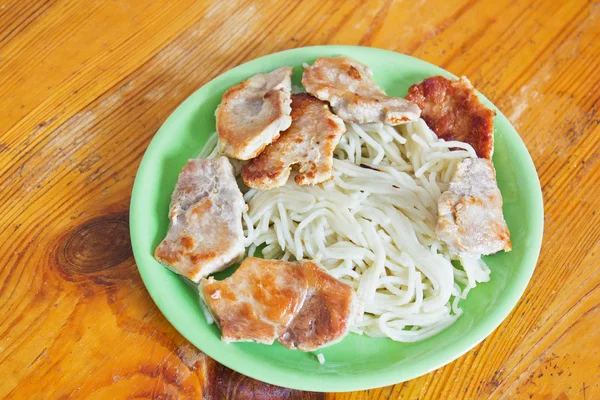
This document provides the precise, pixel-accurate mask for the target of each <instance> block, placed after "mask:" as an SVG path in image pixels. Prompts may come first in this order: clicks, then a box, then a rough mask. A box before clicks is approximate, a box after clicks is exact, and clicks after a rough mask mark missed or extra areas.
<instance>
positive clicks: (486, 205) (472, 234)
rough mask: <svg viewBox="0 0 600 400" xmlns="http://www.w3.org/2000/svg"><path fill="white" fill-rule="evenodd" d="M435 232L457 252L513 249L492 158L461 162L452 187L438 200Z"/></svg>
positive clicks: (470, 159)
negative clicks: (503, 213)
mask: <svg viewBox="0 0 600 400" xmlns="http://www.w3.org/2000/svg"><path fill="white" fill-rule="evenodd" d="M436 233H437V236H438V238H439V239H440V240H442V241H444V242H445V243H446V244H447V245H448V247H449V248H450V250H451V251H453V252H454V253H456V254H464V253H469V254H472V255H486V254H493V253H496V252H498V251H500V250H505V251H510V250H511V249H512V245H511V242H510V232H509V231H508V226H507V225H506V222H505V221H504V216H503V215H502V194H501V193H500V190H499V189H498V184H497V183H496V171H495V170H494V166H493V165H492V162H491V161H490V160H488V159H485V158H466V159H464V160H463V161H461V162H460V163H459V164H458V167H457V169H456V172H455V173H454V176H453V177H452V180H451V181H450V188H449V189H448V190H447V191H445V192H444V193H442V195H441V196H440V199H439V202H438V223H437V227H436Z"/></svg>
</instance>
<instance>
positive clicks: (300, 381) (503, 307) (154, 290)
mask: <svg viewBox="0 0 600 400" xmlns="http://www.w3.org/2000/svg"><path fill="white" fill-rule="evenodd" d="M339 55H345V56H349V57H352V58H355V59H357V60H359V61H362V62H363V63H365V64H367V65H368V66H369V67H370V68H371V69H372V70H373V73H374V79H375V81H376V82H377V83H378V84H379V85H380V86H382V87H383V88H384V89H385V90H386V91H387V92H388V93H389V94H391V95H399V96H403V95H405V94H406V91H407V89H408V87H409V86H410V85H411V84H414V83H417V82H419V81H421V80H423V79H424V78H426V77H428V76H431V75H446V76H452V75H451V74H450V73H448V72H446V71H444V70H442V69H440V68H438V67H436V66H434V65H431V64H428V63H426V62H424V61H421V60H418V59H415V58H412V57H409V56H406V55H402V54H398V53H394V52H390V51H384V50H379V49H373V48H365V47H347V46H319V47H305V48H300V49H294V50H288V51H284V52H281V53H276V54H271V55H268V56H265V57H261V58H258V59H256V60H253V61H250V62H248V63H246V64H243V65H240V66H238V67H236V68H234V69H232V70H230V71H228V72H226V73H224V74H223V75H221V76H219V77H217V78H215V79H214V80H212V81H211V82H209V83H207V84H206V85H205V86H204V87H202V88H200V89H198V90H197V91H196V92H195V93H194V94H193V95H191V96H190V97H189V98H188V99H187V100H185V101H184V102H183V103H182V104H181V105H180V106H179V107H178V108H177V109H176V110H175V111H174V112H173V114H172V115H171V116H170V117H169V118H168V119H167V120H166V122H165V123H164V125H163V126H162V127H161V128H160V130H159V131H158V133H157V134H156V136H155V137H154V139H153V140H152V142H151V143H150V145H149V146H148V149H147V150H146V154H145V155H144V158H143V160H142V163H141V164H140V167H139V170H138V173H137V176H136V179H135V184H134V186H133V193H132V197H131V212H130V224H131V225H130V228H131V242H132V246H133V252H134V255H135V260H136V262H137V265H138V268H139V271H140V274H141V276H142V278H143V280H144V283H145V284H146V287H147V288H148V291H149V292H150V295H151V296H152V298H153V299H154V301H155V302H156V305H157V306H158V307H159V308H160V310H161V311H162V313H163V314H164V315H165V316H166V317H167V319H168V320H169V321H170V322H171V324H173V326H175V328H176V329H177V330H178V331H179V332H181V334H182V335H183V336H185V337H186V338H187V339H188V340H189V341H190V342H191V343H192V344H194V345H195V346H196V347H198V348H199V349H200V350H202V351H203V352H204V353H206V354H207V355H209V356H210V357H212V358H213V359H215V360H216V361H218V362H219V363H221V364H223V365H226V366H227V367H229V368H231V369H233V370H235V371H238V372H240V373H242V374H244V375H248V376H250V377H252V378H256V379H258V380H261V381H264V382H268V383H271V384H274V385H279V386H284V387H288V388H293V389H302V390H311V391H351V390H361V389H369V388H374V387H380V386H385V385H391V384H395V383H398V382H402V381H405V380H408V379H412V378H416V377H418V376H420V375H423V374H426V373H428V372H430V371H432V370H434V369H436V368H439V367H441V366H443V365H445V364H447V363H449V362H450V361H452V360H454V359H456V358H458V357H460V356H461V355H462V354H464V353H465V352H467V351H468V350H469V349H471V348H472V347H474V346H475V345H476V344H477V343H479V342H480V341H482V340H483V339H484V338H485V337H486V336H488V335H489V334H490V333H491V332H492V331H493V330H494V329H495V328H496V327H497V326H498V325H499V324H500V323H501V322H502V320H503V319H504V318H506V316H507V315H508V314H509V313H510V311H511V310H512V308H513V307H514V306H515V305H516V304H517V302H518V300H519V298H520V297H521V295H522V293H523V291H524V290H525V287H526V286H527V283H528V282H529V279H530V278H531V275H532V273H533V270H534V269H535V264H536V261H537V258H538V254H539V251H540V246H541V241H542V230H543V203H542V193H541V189H540V183H539V180H538V177H537V174H536V170H535V166H534V165H533V162H532V160H531V157H530V156H529V153H528V152H527V149H526V147H525V145H524V144H523V141H522V140H521V139H520V138H519V135H518V134H517V132H516V131H515V130H514V128H513V127H512V126H511V125H510V123H509V122H508V120H507V119H506V117H504V115H502V113H500V112H499V111H498V114H497V116H496V120H495V139H496V149H495V154H494V164H495V166H496V169H497V174H498V185H499V186H500V190H501V191H502V196H503V198H504V215H505V217H506V220H507V222H508V226H509V228H510V231H511V235H512V237H511V238H512V242H513V251H512V252H510V253H500V254H497V255H494V256H490V257H487V258H486V262H487V263H488V265H489V266H490V268H491V270H492V275H491V280H490V282H488V283H484V284H480V285H479V286H477V288H476V289H474V290H472V291H471V292H470V293H469V296H468V298H467V299H466V300H464V301H462V302H461V305H462V307H463V309H464V314H463V315H462V316H461V317H460V318H459V319H458V321H457V322H456V323H455V324H454V325H452V326H450V327H449V328H448V329H446V330H444V331H443V332H441V333H439V334H437V335H435V336H433V337H431V338H429V339H427V340H424V341H422V342H418V343H413V344H404V343H397V342H394V341H392V340H389V339H372V338H368V337H363V336H359V335H355V334H350V335H348V336H347V337H346V338H345V339H344V340H343V341H342V342H340V343H338V344H335V345H333V346H331V347H328V348H325V349H323V351H322V353H323V355H324V356H325V358H326V363H325V364H324V365H320V364H319V363H318V362H317V360H316V357H315V355H314V354H310V353H302V352H300V351H294V350H288V349H285V348H284V347H282V346H280V345H279V344H277V343H276V344H274V345H271V346H265V345H260V344H254V343H233V344H226V343H223V342H221V340H220V332H219V330H218V328H217V327H216V326H215V325H208V324H207V323H206V320H205V318H204V315H203V313H202V310H201V308H200V306H199V304H198V293H197V290H196V289H195V288H194V287H192V286H191V285H188V284H187V283H186V282H184V280H183V279H181V278H180V277H179V276H177V275H176V274H174V273H172V272H170V271H169V270H167V269H166V268H164V267H162V266H161V265H160V264H159V263H158V262H156V261H155V260H154V258H153V257H152V254H153V252H154V248H155V247H156V246H157V245H158V243H159V242H160V240H162V238H163V237H164V236H165V234H166V232H167V227H168V219H167V213H168V207H169V201H170V197H171V192H172V191H173V189H174V187H175V183H176V181H177V176H178V174H179V171H180V170H181V168H182V167H183V165H184V164H185V163H186V161H187V160H188V159H189V158H193V157H195V156H196V155H197V154H198V152H199V150H200V149H201V148H202V145H203V144H204V142H205V141H206V139H207V138H208V137H209V135H210V134H211V133H212V132H214V131H215V117H214V112H215V108H216V107H217V105H218V104H219V102H220V100H221V96H222V94H223V92H224V91H225V90H226V89H227V88H229V87H230V86H232V85H234V84H236V83H238V82H240V81H243V80H245V79H247V78H249V77H250V76H252V75H254V74H256V73H259V72H266V71H271V70H273V69H275V68H278V67H281V66H284V65H292V66H293V67H294V80H293V82H294V84H299V83H300V78H301V75H302V63H305V62H306V63H312V62H313V61H314V60H315V59H316V58H317V57H322V56H339ZM482 98H483V97H482ZM484 101H485V102H486V103H487V104H488V105H489V106H491V107H494V106H493V105H492V104H491V103H490V102H489V101H488V100H487V99H484ZM494 108H495V107H494Z"/></svg>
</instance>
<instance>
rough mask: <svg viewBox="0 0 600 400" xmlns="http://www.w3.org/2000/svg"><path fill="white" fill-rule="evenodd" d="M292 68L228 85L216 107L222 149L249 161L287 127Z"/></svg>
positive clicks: (230, 155) (258, 75) (233, 156)
mask: <svg viewBox="0 0 600 400" xmlns="http://www.w3.org/2000/svg"><path fill="white" fill-rule="evenodd" d="M291 78H292V67H281V68H279V69H276V70H275V71H272V72H270V73H268V74H257V75H254V76H253V77H252V78H250V79H248V80H247V81H244V82H242V83H240V84H238V85H236V86H233V87H231V88H229V90H227V91H226V92H225V94H224V95H223V99H222V101H221V104H220V105H219V107H218V108H217V112H216V117H217V133H218V134H219V139H220V143H221V151H222V152H223V153H224V154H226V155H228V156H229V157H232V158H237V159H238V160H249V159H251V158H254V157H256V156H257V155H259V154H260V152H261V151H263V149H264V148H265V147H266V146H267V145H269V144H271V142H273V141H274V140H275V139H277V138H278V137H279V134H280V132H281V131H284V130H286V129H287V128H289V126H290V124H291V122H292V119H291V118H290V111H291V109H290V92H291V86H292V81H291Z"/></svg>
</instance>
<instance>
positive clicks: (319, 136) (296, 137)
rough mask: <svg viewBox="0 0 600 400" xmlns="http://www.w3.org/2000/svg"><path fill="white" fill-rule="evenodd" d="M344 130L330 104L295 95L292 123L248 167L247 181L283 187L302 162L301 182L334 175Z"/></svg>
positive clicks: (298, 179)
mask: <svg viewBox="0 0 600 400" xmlns="http://www.w3.org/2000/svg"><path fill="white" fill-rule="evenodd" d="M344 133H346V127H345V125H344V123H343V122H342V120H341V119H339V118H338V117H336V116H335V115H334V114H332V113H331V112H330V111H329V107H328V106H327V103H325V102H323V101H321V100H319V99H317V98H315V97H313V96H311V95H309V94H306V93H301V94H294V95H292V125H291V126H290V127H289V129H288V130H286V131H285V132H283V133H282V134H281V136H280V137H279V139H277V141H275V143H273V144H271V145H270V146H268V147H267V148H266V149H265V151H263V152H262V153H261V154H260V155H259V156H258V157H257V158H255V159H253V160H251V161H250V162H249V163H248V164H246V165H245V166H244V168H243V169H242V178H243V179H244V183H245V184H246V185H248V186H249V187H251V188H255V189H263V190H266V189H272V188H276V187H279V186H283V185H284V184H285V183H286V182H287V180H288V177H289V176H290V172H291V169H292V166H293V165H295V164H299V172H298V175H296V178H295V181H296V183H297V184H298V185H314V184H317V183H321V182H325V181H327V180H329V179H331V178H332V177H333V150H334V149H335V146H337V144H338V142H339V141H340V138H341V137H342V135H343V134H344Z"/></svg>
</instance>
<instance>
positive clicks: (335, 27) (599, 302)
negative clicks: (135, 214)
mask: <svg viewBox="0 0 600 400" xmlns="http://www.w3.org/2000/svg"><path fill="white" fill-rule="evenodd" d="M599 36H600V3H599V2H598V1H584V0H572V1H568V2H557V1H552V0H523V1H509V0H471V1H465V0H447V1H441V0H432V1H428V2H410V4H409V2H397V1H372V2H364V1H363V2H358V1H356V2H355V1H351V2H344V3H342V2H337V1H334V0H307V1H302V2H276V1H272V2H269V1H257V2H246V1H241V0H232V1H228V2H220V3H213V2H206V1H191V0H181V1H170V2H146V1H141V0H128V1H118V2H117V1H115V2H108V1H107V2H102V1H91V0H90V1H83V0H82V1H77V2H72V1H67V0H47V1H41V0H40V1H37V0H34V1H26V2H25V1H0V104H1V106H0V135H1V136H0V226H1V227H2V230H1V232H0V265H2V268H1V269H0V321H1V324H0V376H2V377H3V379H2V381H1V382H0V397H3V398H10V399H13V398H19V399H20V398H23V399H31V398H48V399H54V398H92V399H93V398H97V399H107V398H199V397H204V398H207V399H225V398H231V399H234V398H239V399H267V398H277V399H278V398H286V399H323V398H327V399H337V400H342V399H343V400H350V399H395V398H399V399H438V398H493V399H495V398H507V399H514V398H525V399H527V398H541V399H594V398H600V361H599V360H600V355H599V354H598V352H599V347H600V328H599V327H598V322H597V321H598V319H599V318H600V308H599V307H600V270H599V269H598V266H599V265H600V215H599V213H598V211H597V210H598V209H599V208H600V164H599V154H600V152H599V148H600V143H599V142H600V110H599V101H600V57H599V56H598V54H600V38H599ZM317 44H361V45H365V46H373V47H380V48H386V49H390V50H393V51H397V52H402V53H406V54H411V55H414V56H416V57H419V58H422V59H424V60H427V61H429V62H432V63H434V64H437V65H440V66H442V67H444V68H446V69H448V70H449V71H451V72H453V73H455V74H457V75H466V76H468V77H469V78H470V79H471V81H472V82H473V83H474V85H475V86H476V87H477V88H478V89H480V90H481V91H482V92H483V93H485V94H486V95H487V97H489V98H490V99H491V100H492V101H493V102H494V103H495V104H496V105H498V107H499V108H500V109H501V110H502V111H503V112H504V113H505V114H506V115H507V116H508V118H509V119H510V120H511V122H513V124H514V125H515V126H516V128H517V130H518V131H519V132H520V134H521V136H522V138H523V140H524V141H525V143H526V144H527V147H528V149H529V151H530V153H531V155H532V157H533V160H534V162H535V165H536V167H537V169H538V173H539V176H540V180H541V183H542V187H543V192H544V199H545V205H544V207H545V234H544V244H543V248H542V253H541V257H540V260H539V263H538V267H537V269H536V271H535V274H534V276H533V279H532V281H531V283H530V284H529V287H528V288H527V291H526V292H525V294H524V296H523V298H522V300H521V301H520V302H519V304H518V305H517V307H516V308H515V310H514V311H513V312H512V313H511V314H510V316H509V317H508V318H507V319H506V320H505V321H504V322H503V323H502V325H501V326H500V328H498V329H497V330H496V331H495V332H494V333H493V334H492V335H491V336H489V337H488V338H487V339H486V340H485V341H483V342H482V343H481V344H479V345H478V346H477V347H475V348H474V349H473V350H472V351H470V352H468V353H467V354H465V355H464V356H463V357H461V358H459V359H458V360H456V361H454V362H453V363H451V364H449V365H447V366H445V367H443V368H441V369H439V370H437V371H434V372H432V373H430V374H428V375H425V376H423V377H420V378H417V379H414V380H412V381H409V382H404V383H401V384H398V385H395V386H390V387H385V388H380V389H376V390H371V391H365V392H355V393H337V394H335V393H331V394H317V393H308V392H297V391H291V390H287V389H282V388H278V387H274V386H269V385H266V384H263V383H260V382H258V381H255V380H252V379H250V378H247V377H243V376H241V375H239V374H237V373H235V372H233V371H230V370H228V369H227V368H225V367H222V366H220V365H218V364H217V363H215V362H214V361H212V360H210V359H208V358H207V357H205V356H204V355H203V354H202V353H200V352H199V351H198V350H197V349H195V348H194V347H193V346H191V345H190V344H189V343H188V342H187V341H186V340H185V339H184V338H183V337H181V336H180V335H179V334H178V333H177V332H176V331H175V330H174V329H173V328H172V327H171V326H170V325H169V323H168V322H167V321H166V319H165V318H164V317H163V316H162V315H161V314H160V312H159V311H158V310H157V308H156V307H155V306H154V304H153V303H152V300H151V299H150V297H149V296H148V294H147V292H146V291H145V289H144V286H143V284H142V282H141V280H140V277H139V275H138V273H137V270H136V268H135V263H134V260H133V257H132V254H131V248H130V244H129V233H128V217H127V212H128V207H129V200H130V193H131V187H132V183H133V179H134V176H135V172H136V169H137V166H138V164H139V162H140V160H141V157H142V155H143V152H144V150H145V148H146V146H147V145H148V143H149V141H150V140H151V138H152V136H153V135H154V133H155V132H156V130H157V129H158V128H159V126H160V125H161V123H162V122H163V121H164V120H165V118H166V117H167V116H168V115H169V113H170V112H171V111H172V110H173V109H174V108H175V107H176V106H177V105H178V104H179V103H180V102H181V101H183V100H184V99H185V98H186V97H187V96H188V95H190V94H191V93H192V92H193V91H194V90H196V89H197V88H199V87H200V86H202V85H203V84H204V83H206V82H207V81H209V80H210V79H212V78H214V77H215V76H217V75H219V74H220V73H222V72H224V71H226V70H228V69H230V68H232V67H233V66H235V65H238V64H240V63H242V62H244V61H247V60H250V59H253V58H256V57H259V56H261V55H265V54H269V53H272V52H275V51H279V50H283V49H289V48H294V47H300V46H307V45H317Z"/></svg>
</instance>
